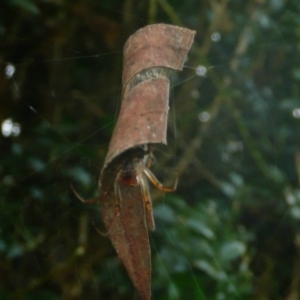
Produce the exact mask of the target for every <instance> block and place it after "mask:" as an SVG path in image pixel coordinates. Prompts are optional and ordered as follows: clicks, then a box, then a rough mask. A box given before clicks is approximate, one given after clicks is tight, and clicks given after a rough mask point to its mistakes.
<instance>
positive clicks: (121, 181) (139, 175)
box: [71, 151, 178, 236]
mask: <svg viewBox="0 0 300 300" xmlns="http://www.w3.org/2000/svg"><path fill="white" fill-rule="evenodd" d="M153 161H154V156H153V154H152V152H151V151H149V155H148V157H147V158H146V160H145V159H143V158H140V157H139V156H135V157H132V156H131V157H127V158H125V159H124V160H122V162H121V163H120V164H117V167H116V168H117V171H116V173H115V174H116V176H115V179H114V195H115V200H116V205H115V213H114V216H113V218H112V222H111V225H110V226H109V228H108V229H107V232H106V233H103V232H101V231H99V230H98V229H97V231H98V232H99V233H100V234H102V235H104V236H106V235H108V234H109V232H110V229H111V228H112V226H113V224H114V220H115V218H116V217H117V216H120V212H121V210H122V193H121V186H122V185H123V186H127V187H138V186H139V187H140V189H141V196H142V200H143V202H144V205H145V210H146V216H147V223H148V226H149V228H150V229H151V230H155V222H154V218H153V209H152V201H151V197H150V193H149V185H148V181H147V178H148V179H149V180H150V181H151V182H152V184H153V185H154V186H155V187H156V188H157V189H158V190H160V191H162V192H168V193H170V192H174V191H175V190H176V188H177V184H178V176H177V175H176V179H175V183H174V187H165V186H163V184H162V183H160V181H159V180H158V179H157V178H156V176H155V175H154V174H153V173H152V171H151V170H150V169H149V168H150V167H151V165H152V163H153ZM71 189H72V190H73V192H74V194H75V196H76V197H77V198H78V199H79V200H80V201H82V202H83V203H85V204H93V203H95V202H97V201H99V199H87V200H85V199H83V198H82V197H81V196H80V195H79V194H78V193H77V192H76V190H75V189H74V187H73V186H72V185H71ZM103 195H104V197H105V195H107V191H106V192H104V194H103Z"/></svg>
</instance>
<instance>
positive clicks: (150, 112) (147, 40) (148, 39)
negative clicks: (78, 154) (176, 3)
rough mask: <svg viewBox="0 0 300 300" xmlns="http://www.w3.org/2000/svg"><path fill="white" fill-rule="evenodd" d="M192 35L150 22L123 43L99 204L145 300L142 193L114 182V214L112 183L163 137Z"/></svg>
mask: <svg viewBox="0 0 300 300" xmlns="http://www.w3.org/2000/svg"><path fill="white" fill-rule="evenodd" d="M194 35H195V31H191V30H188V29H185V28H180V27H177V26H171V25H164V24H157V25H150V26H146V27H145V28H142V29H140V30H138V31H137V32H136V33H135V34H133V35H132V36H131V37H130V38H129V40H128V41H127V43H126V45H125V49H124V70H123V93H122V105H121V110H120V114H119V118H118V122H117V125H116V128H115V130H114V133H113V135H112V138H111V141H110V145H109V149H108V153H107V156H106V159H105V162H104V166H103V168H102V171H101V174H100V179H99V193H100V198H99V199H100V200H99V204H100V210H101V214H102V219H103V221H104V224H105V227H106V229H107V230H108V232H109V238H110V240H111V241H112V243H113V245H114V247H115V249H116V251H117V253H118V256H119V257H120V259H121V260H122V262H123V263H124V265H125V267H126V269H127V271H128V274H129V276H130V278H131V280H132V282H133V284H134V286H135V288H136V289H137V291H138V293H139V295H140V297H141V299H143V300H150V299H151V252H150V244H149V238H148V230H147V224H146V221H145V219H146V218H145V203H144V200H145V199H143V195H142V192H141V187H140V186H139V185H138V184H137V185H130V184H129V185H126V184H118V187H119V190H118V191H117V193H118V197H119V198H120V203H119V204H118V205H119V213H118V214H117V215H116V199H117V195H115V190H114V184H115V180H116V177H117V174H118V172H119V171H120V170H123V169H122V168H125V167H126V163H125V162H128V161H129V162H130V161H131V160H132V159H135V158H140V159H142V158H143V156H144V155H145V154H147V152H146V151H145V150H146V148H147V146H148V144H166V143H167V136H166V133H167V120H168V110H169V104H168V102H169V85H170V82H169V79H168V74H169V73H170V70H181V69H182V66H183V63H184V59H185V56H186V54H187V51H188V50H189V48H190V47H191V44H192V42H193V37H194ZM129 165H130V164H129ZM126 170H127V169H126ZM126 170H125V171H126ZM129 172H131V171H130V170H129ZM129 176H130V174H129Z"/></svg>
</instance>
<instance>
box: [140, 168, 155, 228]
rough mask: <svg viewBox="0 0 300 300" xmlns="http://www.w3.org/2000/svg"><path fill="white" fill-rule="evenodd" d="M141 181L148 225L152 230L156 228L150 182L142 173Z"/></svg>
mask: <svg viewBox="0 0 300 300" xmlns="http://www.w3.org/2000/svg"><path fill="white" fill-rule="evenodd" d="M139 183H140V187H141V192H142V197H143V201H144V203H145V207H146V214H147V223H148V226H149V228H150V229H151V230H155V222H154V218H153V209H152V201H151V198H150V194H149V188H148V183H147V180H146V179H145V178H144V176H143V175H142V174H141V175H140V176H139Z"/></svg>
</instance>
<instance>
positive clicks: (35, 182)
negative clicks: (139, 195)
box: [0, 0, 300, 300]
mask: <svg viewBox="0 0 300 300" xmlns="http://www.w3.org/2000/svg"><path fill="white" fill-rule="evenodd" d="M299 20H300V2H299V3H298V1H292V0H286V1H283V0H252V1H251V0H245V1H239V0H230V1H227V0H219V1H217V0H206V1H199V0H188V1H177V0H176V1H168V0H149V1H138V0H135V1H134V0H132V1H130V0H125V1H117V0H113V1H109V0H105V1H101V2H100V1H83V0H79V1H75V2H69V1H38V0H8V1H6V3H5V4H2V6H1V11H0V65H1V73H0V77H1V79H0V98H1V101H0V121H1V124H2V125H1V126H2V134H1V135H0V191H1V192H0V205H1V209H0V220H1V222H0V298H1V299H30V300H31V299H32V300H33V299H51V300H52V299H137V295H136V292H135V290H134V288H133V286H132V284H131V282H130V280H129V278H128V276H127V274H126V271H125V269H124V267H123V266H122V264H121V263H120V261H119V259H118V257H117V255H116V253H115V251H114V249H113V247H112V245H111V243H110V241H109V240H108V239H107V238H104V237H102V236H100V235H99V234H98V233H97V231H96V230H95V226H97V227H99V228H103V224H102V223H101V219H100V213H99V208H98V207H97V206H91V207H89V206H84V205H83V204H82V203H81V202H80V201H78V200H77V199H76V197H75V196H74V195H73V193H72V191H71V189H70V183H72V184H73V185H74V186H76V189H77V190H79V191H80V193H81V194H82V196H84V197H93V196H96V195H97V184H98V177H99V172H100V169H101V167H102V163H103V161H104V158H105V155H106V150H107V148H108V143H109V140H110V137H111V134H112V130H113V128H114V124H115V122H116V118H117V114H118V109H119V107H120V97H121V74H122V51H123V50H122V47H123V45H124V42H125V41H126V40H127V38H128V37H129V35H130V34H132V33H133V32H135V31H136V30H137V29H138V28H141V27H143V26H145V25H147V24H150V23H159V22H163V23H168V24H174V25H178V26H184V27H187V28H190V29H194V30H196V31H197V35H196V39H195V43H194V46H193V48H192V50H191V51H190V54H189V57H188V60H187V62H186V68H185V69H184V71H183V72H181V73H178V74H176V75H175V76H174V78H173V82H172V86H173V87H172V90H171V105H170V107H171V108H170V119H169V120H170V124H169V132H168V140H169V145H168V146H167V147H161V148H160V147H158V148H157V149H156V150H155V155H156V158H157V164H156V166H154V169H153V171H154V172H155V174H156V175H157V176H158V177H159V178H160V179H161V180H162V181H163V182H165V183H166V184H168V180H172V179H173V176H174V173H175V170H177V171H178V172H179V174H180V182H179V186H178V190H177V192H176V193H175V194H168V195H162V194H161V193H157V192H156V191H153V198H154V199H155V218H156V227H157V229H156V231H155V232H154V233H151V234H150V239H151V246H152V263H153V299H156V300H160V299H216V300H222V299H287V300H296V299H299V298H300V189H299V178H300V152H299V146H300V144H299V127H300V101H299V96H300V89H299V86H300V85H299V80H300V60H299V55H298V52H299V37H300V32H299V26H300V24H299ZM93 223H94V224H95V226H94V225H93Z"/></svg>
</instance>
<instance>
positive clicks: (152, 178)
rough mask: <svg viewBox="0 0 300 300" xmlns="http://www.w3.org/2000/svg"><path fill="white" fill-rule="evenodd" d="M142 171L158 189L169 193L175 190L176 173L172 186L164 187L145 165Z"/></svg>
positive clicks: (176, 182)
mask: <svg viewBox="0 0 300 300" xmlns="http://www.w3.org/2000/svg"><path fill="white" fill-rule="evenodd" d="M143 172H144V173H145V175H146V176H147V177H148V178H149V180H150V181H151V182H152V184H153V185H154V186H155V187H156V188H157V189H158V190H160V191H162V192H167V193H171V192H174V191H176V188H177V184H178V175H176V179H175V183H174V187H172V188H171V187H165V186H163V184H162V183H160V182H159V180H158V179H157V178H156V177H155V175H154V174H153V173H152V172H151V171H150V169H148V168H147V167H146V166H144V168H143Z"/></svg>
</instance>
